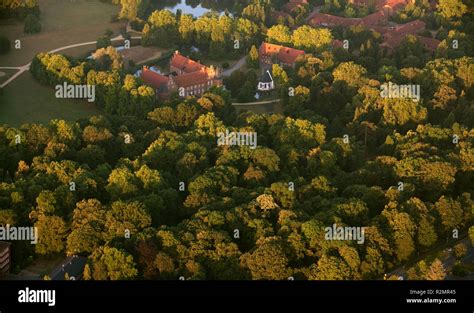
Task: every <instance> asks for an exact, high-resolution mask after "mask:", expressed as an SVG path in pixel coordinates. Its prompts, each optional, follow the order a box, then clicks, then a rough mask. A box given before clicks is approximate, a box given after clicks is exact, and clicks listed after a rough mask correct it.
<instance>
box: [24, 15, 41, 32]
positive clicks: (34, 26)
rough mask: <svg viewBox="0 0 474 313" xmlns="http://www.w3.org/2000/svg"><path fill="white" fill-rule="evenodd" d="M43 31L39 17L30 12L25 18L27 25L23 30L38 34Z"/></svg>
mask: <svg viewBox="0 0 474 313" xmlns="http://www.w3.org/2000/svg"><path fill="white" fill-rule="evenodd" d="M40 31H41V24H40V21H39V18H38V17H37V16H35V15H33V14H28V16H27V17H26V18H25V27H24V29H23V32H25V33H26V34H36V33H39V32H40Z"/></svg>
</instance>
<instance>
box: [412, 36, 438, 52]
mask: <svg viewBox="0 0 474 313" xmlns="http://www.w3.org/2000/svg"><path fill="white" fill-rule="evenodd" d="M416 37H417V38H418V40H419V41H420V42H421V44H423V46H424V47H425V48H426V49H428V50H430V51H435V50H436V49H438V45H439V44H440V43H441V41H439V40H438V39H434V38H429V37H424V36H416Z"/></svg>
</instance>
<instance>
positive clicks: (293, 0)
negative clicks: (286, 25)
mask: <svg viewBox="0 0 474 313" xmlns="http://www.w3.org/2000/svg"><path fill="white" fill-rule="evenodd" d="M305 4H308V1H307V0H290V1H289V2H288V3H287V4H285V5H284V6H283V9H284V10H285V11H286V12H288V13H292V12H293V11H294V10H295V9H296V8H298V7H300V6H302V5H305Z"/></svg>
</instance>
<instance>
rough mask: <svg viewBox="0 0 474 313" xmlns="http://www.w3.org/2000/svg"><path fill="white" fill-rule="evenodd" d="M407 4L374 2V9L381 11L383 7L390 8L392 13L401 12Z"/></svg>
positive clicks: (384, 0)
mask: <svg viewBox="0 0 474 313" xmlns="http://www.w3.org/2000/svg"><path fill="white" fill-rule="evenodd" d="M407 4H408V1H407V0H376V2H375V9H376V10H377V11H379V10H382V9H383V8H384V7H388V8H391V9H392V10H394V11H398V10H402V9H403V8H404V7H405V6H406V5H407Z"/></svg>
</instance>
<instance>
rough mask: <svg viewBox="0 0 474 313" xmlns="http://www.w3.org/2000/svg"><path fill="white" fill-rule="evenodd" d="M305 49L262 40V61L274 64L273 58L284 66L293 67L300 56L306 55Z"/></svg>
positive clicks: (260, 49)
mask: <svg viewBox="0 0 474 313" xmlns="http://www.w3.org/2000/svg"><path fill="white" fill-rule="evenodd" d="M304 54H305V52H304V51H303V50H299V49H294V48H288V47H285V46H281V45H275V44H271V43H268V42H262V44H261V45H260V48H259V58H260V62H261V63H263V64H267V65H270V64H273V63H274V62H273V58H276V60H277V61H278V62H279V63H280V64H281V65H284V66H289V67H293V66H294V65H295V62H296V60H297V59H298V57H299V56H301V55H304Z"/></svg>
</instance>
